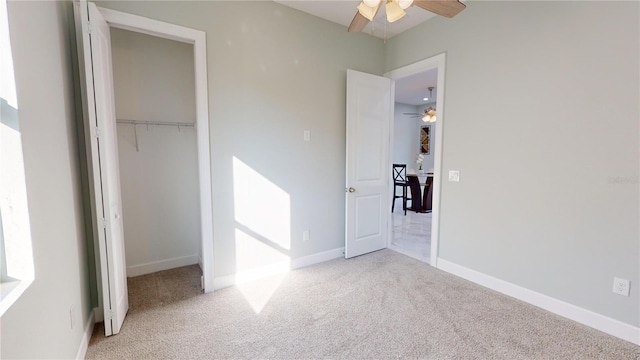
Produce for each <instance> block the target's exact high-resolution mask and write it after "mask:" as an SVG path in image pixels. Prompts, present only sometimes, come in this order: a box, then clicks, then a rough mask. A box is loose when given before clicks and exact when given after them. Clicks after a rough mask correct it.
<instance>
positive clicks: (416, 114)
mask: <svg viewBox="0 0 640 360" xmlns="http://www.w3.org/2000/svg"><path fill="white" fill-rule="evenodd" d="M402 115H415V116H418V115H422V114H418V113H402Z"/></svg>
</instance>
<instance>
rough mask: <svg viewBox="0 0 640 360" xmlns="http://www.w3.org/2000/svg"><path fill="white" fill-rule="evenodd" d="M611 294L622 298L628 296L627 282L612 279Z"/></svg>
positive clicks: (615, 278)
mask: <svg viewBox="0 0 640 360" xmlns="http://www.w3.org/2000/svg"><path fill="white" fill-rule="evenodd" d="M613 292H614V293H615V294H618V295H622V296H629V280H625V279H619V278H617V277H614V278H613Z"/></svg>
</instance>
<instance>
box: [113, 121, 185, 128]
mask: <svg viewBox="0 0 640 360" xmlns="http://www.w3.org/2000/svg"><path fill="white" fill-rule="evenodd" d="M116 123H118V124H129V125H158V126H160V125H164V126H178V127H194V123H182V122H162V121H140V120H126V119H116Z"/></svg>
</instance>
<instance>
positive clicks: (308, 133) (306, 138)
mask: <svg viewBox="0 0 640 360" xmlns="http://www.w3.org/2000/svg"><path fill="white" fill-rule="evenodd" d="M304 141H311V131H309V130H305V131H304Z"/></svg>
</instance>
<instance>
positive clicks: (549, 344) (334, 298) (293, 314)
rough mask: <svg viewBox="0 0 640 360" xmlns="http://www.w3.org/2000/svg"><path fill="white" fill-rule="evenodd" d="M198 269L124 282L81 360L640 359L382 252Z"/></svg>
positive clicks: (562, 322)
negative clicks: (285, 265)
mask: <svg viewBox="0 0 640 360" xmlns="http://www.w3.org/2000/svg"><path fill="white" fill-rule="evenodd" d="M199 271H200V269H199V268H198V267H197V266H190V267H184V268H179V269H173V270H168V271H164V272H159V273H156V274H150V275H144V276H140V277H136V278H132V279H129V280H130V281H129V293H130V295H129V298H130V310H129V314H128V315H127V318H126V320H125V322H124V326H123V328H122V331H121V332H120V334H118V335H115V336H111V337H109V338H105V337H104V329H103V327H102V325H101V324H98V325H96V327H95V329H94V332H93V336H92V338H91V341H90V344H89V349H88V351H87V355H86V357H87V359H256V358H259V359H327V358H329V359H388V358H403V359H405V358H412V359H616V360H621V359H635V360H637V359H640V347H638V346H636V345H634V344H631V343H629V342H626V341H623V340H620V339H617V338H615V337H613V336H610V335H607V334H605V333H602V332H599V331H597V330H594V329H591V328H589V327H586V326H584V325H581V324H579V323H576V322H573V321H571V320H567V319H565V318H562V317H560V316H557V315H554V314H552V313H549V312H547V311H545V310H542V309H539V308H537V307H534V306H531V305H529V304H526V303H524V302H521V301H519V300H516V299H513V298H510V297H507V296H505V295H502V294H500V293H497V292H495V291H492V290H489V289H486V288H484V287H481V286H478V285H476V284H473V283H471V282H469V281H466V280H464V279H460V278H458V277H456V276H453V275H450V274H447V273H445V272H442V271H440V270H437V269H435V268H432V267H430V266H428V265H426V264H424V263H422V262H419V261H417V260H414V259H412V258H409V257H407V256H404V255H402V254H399V253H396V252H394V251H391V250H381V251H378V252H374V253H371V254H367V255H363V256H360V257H357V258H353V259H349V260H344V259H337V260H332V261H328V262H325V263H322V264H318V265H315V266H310V267H307V268H303V269H298V270H295V271H291V272H289V273H287V274H283V275H281V276H276V277H273V278H270V279H264V280H260V281H256V282H254V283H250V284H245V285H243V286H234V287H230V288H226V289H222V290H218V291H216V292H214V293H211V294H200V292H199V287H200V279H199Z"/></svg>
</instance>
